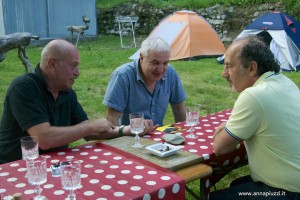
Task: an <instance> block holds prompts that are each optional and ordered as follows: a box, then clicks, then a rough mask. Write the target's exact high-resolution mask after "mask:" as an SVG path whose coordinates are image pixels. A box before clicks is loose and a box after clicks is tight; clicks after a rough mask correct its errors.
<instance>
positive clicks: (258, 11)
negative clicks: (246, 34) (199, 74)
mask: <svg viewBox="0 0 300 200" xmlns="http://www.w3.org/2000/svg"><path fill="white" fill-rule="evenodd" d="M177 10H187V9H186V8H181V9H178V8H175V7H172V6H168V7H165V8H155V7H153V6H151V5H150V4H147V3H139V4H138V3H126V4H122V5H121V6H118V7H115V8H112V9H107V10H104V9H103V10H98V11H97V15H98V34H119V26H118V22H117V20H116V17H117V16H137V17H139V20H138V23H136V29H135V33H136V35H148V34H149V33H150V32H151V31H152V30H153V28H154V27H155V26H156V25H157V24H158V23H159V22H160V21H161V20H162V19H163V18H164V17H166V16H168V15H169V14H172V13H173V12H174V11H177ZM273 10H277V11H281V12H284V13H287V14H289V13H288V12H286V11H285V10H284V7H283V5H282V4H280V3H273V4H269V3H268V4H260V5H255V6H252V7H246V8H244V7H237V6H229V7H226V6H223V5H219V4H217V5H214V6H211V7H207V8H200V9H195V10H193V11H195V12H197V13H199V14H200V15H201V16H202V17H204V18H205V19H207V20H208V21H209V23H210V24H211V25H212V26H213V27H214V29H215V30H216V31H217V33H218V34H219V36H220V37H221V38H222V40H223V41H224V42H230V41H232V40H233V39H234V38H235V37H236V36H237V35H238V33H240V32H241V31H242V30H243V29H244V27H246V26H247V25H248V24H249V23H251V22H252V21H253V20H254V19H256V18H257V17H259V16H261V15H263V14H264V13H267V12H270V11H273ZM128 29H129V30H130V27H128ZM125 32H126V31H125ZM128 33H131V32H128ZM125 34H126V33H125Z"/></svg>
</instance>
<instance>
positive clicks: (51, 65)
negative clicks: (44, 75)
mask: <svg viewBox="0 0 300 200" xmlns="http://www.w3.org/2000/svg"><path fill="white" fill-rule="evenodd" d="M55 64H56V62H55V58H49V59H48V67H49V68H51V69H52V68H55Z"/></svg>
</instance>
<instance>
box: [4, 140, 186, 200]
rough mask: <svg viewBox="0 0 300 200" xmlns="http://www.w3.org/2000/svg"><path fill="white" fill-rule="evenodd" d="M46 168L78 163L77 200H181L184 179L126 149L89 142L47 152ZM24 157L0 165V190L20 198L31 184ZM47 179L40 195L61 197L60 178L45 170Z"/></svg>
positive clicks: (31, 189)
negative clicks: (65, 163)
mask: <svg viewBox="0 0 300 200" xmlns="http://www.w3.org/2000/svg"><path fill="white" fill-rule="evenodd" d="M47 157H48V159H47V162H48V167H50V165H51V164H52V163H56V162H59V161H62V160H65V159H70V158H75V159H78V160H81V162H82V175H81V185H82V188H80V189H78V190H76V195H77V198H78V199H99V200H100V199H101V200H102V199H122V200H123V199H174V198H177V199H185V180H184V179H183V178H182V177H180V176H178V175H177V174H176V173H174V172H172V171H170V170H167V169H164V168H162V167H159V166H157V165H155V164H153V163H151V162H148V161H147V160H143V159H139V158H138V157H136V156H133V155H131V154H129V153H127V152H124V151H121V150H119V149H117V148H114V147H111V146H109V145H106V144H103V143H91V144H86V145H82V146H79V147H75V148H72V149H66V150H63V151H59V152H53V153H50V154H47ZM25 170H26V164H25V161H24V160H18V161H14V162H11V163H6V164H2V165H0V182H1V185H0V193H4V194H14V193H16V192H20V193H22V194H23V196H22V199H31V198H32V197H33V196H34V195H35V194H34V186H31V185H29V184H28V182H27V179H26V178H25V177H24V174H25ZM48 171H49V172H48V181H47V182H46V183H45V184H43V185H42V188H43V192H42V194H43V195H45V196H47V197H48V199H64V198H65V197H66V196H67V194H68V192H67V191H64V190H62V188H61V182H60V177H53V176H52V174H51V172H50V169H49V170H48Z"/></svg>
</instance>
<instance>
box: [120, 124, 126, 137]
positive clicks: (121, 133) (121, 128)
mask: <svg viewBox="0 0 300 200" xmlns="http://www.w3.org/2000/svg"><path fill="white" fill-rule="evenodd" d="M124 127H125V126H124V125H121V126H119V136H120V137H121V136H123V135H124V133H123V129H124Z"/></svg>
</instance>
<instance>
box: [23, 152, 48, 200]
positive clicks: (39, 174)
mask: <svg viewBox="0 0 300 200" xmlns="http://www.w3.org/2000/svg"><path fill="white" fill-rule="evenodd" d="M26 162H28V163H27V176H28V183H29V184H30V185H34V186H36V187H35V189H34V191H35V192H36V194H37V196H35V197H34V200H42V199H43V200H46V199H47V198H46V197H45V196H41V192H42V191H43V189H42V188H41V187H40V185H41V184H44V183H46V181H47V162H46V157H45V156H40V157H38V158H36V159H34V160H26Z"/></svg>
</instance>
